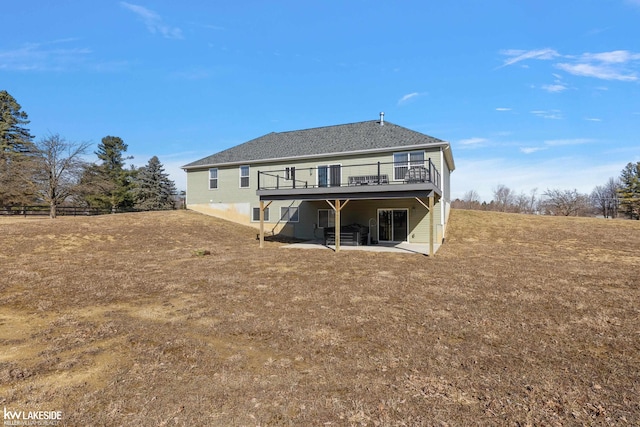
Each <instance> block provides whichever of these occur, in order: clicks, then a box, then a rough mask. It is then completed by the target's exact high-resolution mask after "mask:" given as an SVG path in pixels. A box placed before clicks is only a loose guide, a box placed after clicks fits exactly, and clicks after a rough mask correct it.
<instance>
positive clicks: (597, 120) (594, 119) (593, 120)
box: [585, 117, 602, 122]
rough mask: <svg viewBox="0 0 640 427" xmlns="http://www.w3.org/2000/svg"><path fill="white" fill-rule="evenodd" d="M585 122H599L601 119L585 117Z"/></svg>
mask: <svg viewBox="0 0 640 427" xmlns="http://www.w3.org/2000/svg"><path fill="white" fill-rule="evenodd" d="M585 120H586V121H588V122H601V121H602V119H598V118H595V117H586V118H585Z"/></svg>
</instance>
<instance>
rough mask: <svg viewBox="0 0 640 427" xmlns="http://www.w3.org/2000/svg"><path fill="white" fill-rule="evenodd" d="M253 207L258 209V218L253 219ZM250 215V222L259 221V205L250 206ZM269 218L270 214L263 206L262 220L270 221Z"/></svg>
mask: <svg viewBox="0 0 640 427" xmlns="http://www.w3.org/2000/svg"><path fill="white" fill-rule="evenodd" d="M254 209H258V219H254V218H253V212H254ZM250 215H251V222H260V207H259V206H252V207H251V213H250ZM270 218H271V215H270V213H269V208H268V207H266V208H264V222H271V221H270Z"/></svg>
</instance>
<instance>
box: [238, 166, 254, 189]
mask: <svg viewBox="0 0 640 427" xmlns="http://www.w3.org/2000/svg"><path fill="white" fill-rule="evenodd" d="M245 167H246V168H247V175H245V176H243V175H242V168H245ZM238 175H239V178H238V188H251V166H249V165H240V166H239V167H238ZM242 178H247V180H248V181H249V182H248V185H247V186H246V187H243V186H242Z"/></svg>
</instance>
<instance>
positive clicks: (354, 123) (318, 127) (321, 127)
mask: <svg viewBox="0 0 640 427" xmlns="http://www.w3.org/2000/svg"><path fill="white" fill-rule="evenodd" d="M370 122H374V123H380V120H363V121H361V122H353V123H342V124H339V125H326V126H315V127H311V128H306V129H296V130H284V131H282V132H269V133H267V134H265V135H269V134H270V133H275V134H278V135H281V134H284V133H293V132H304V131H307V130H317V129H324V128H336V127H341V126H350V125H359V124H362V123H370ZM384 124H385V125H387V124H392V125H393V123H391V122H388V121H386V120H385V122H384ZM395 126H398V125H395Z"/></svg>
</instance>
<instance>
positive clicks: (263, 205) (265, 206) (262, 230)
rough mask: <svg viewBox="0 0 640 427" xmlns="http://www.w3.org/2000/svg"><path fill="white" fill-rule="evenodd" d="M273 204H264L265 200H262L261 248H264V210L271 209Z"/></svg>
mask: <svg viewBox="0 0 640 427" xmlns="http://www.w3.org/2000/svg"><path fill="white" fill-rule="evenodd" d="M270 204H271V202H269V203H267V204H266V205H265V204H264V200H260V247H261V248H264V210H265V209H266V208H268V207H269V205H270Z"/></svg>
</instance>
